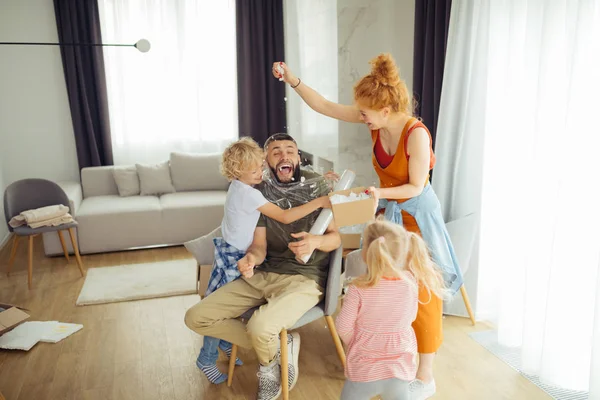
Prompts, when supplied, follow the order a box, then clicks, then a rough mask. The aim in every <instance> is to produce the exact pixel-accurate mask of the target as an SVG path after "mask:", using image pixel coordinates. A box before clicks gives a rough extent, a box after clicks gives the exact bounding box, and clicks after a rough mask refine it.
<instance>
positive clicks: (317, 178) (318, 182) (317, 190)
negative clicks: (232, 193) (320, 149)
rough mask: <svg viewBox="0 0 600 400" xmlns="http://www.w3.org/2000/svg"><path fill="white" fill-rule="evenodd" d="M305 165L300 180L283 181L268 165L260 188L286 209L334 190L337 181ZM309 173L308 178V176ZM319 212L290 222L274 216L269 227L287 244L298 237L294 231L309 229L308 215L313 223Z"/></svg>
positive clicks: (267, 196)
mask: <svg viewBox="0 0 600 400" xmlns="http://www.w3.org/2000/svg"><path fill="white" fill-rule="evenodd" d="M301 168H302V169H301V173H300V174H297V176H298V180H297V181H293V182H290V183H280V182H279V181H277V180H276V179H275V177H273V172H272V171H271V169H269V168H266V169H265V170H264V172H263V182H262V183H261V184H260V185H259V186H258V189H259V190H260V191H261V193H262V194H263V195H264V196H265V198H266V199H267V200H269V201H270V202H271V203H274V204H276V205H277V206H279V207H280V208H282V209H284V210H287V209H289V208H292V207H297V206H300V205H302V204H306V203H308V202H309V201H311V200H314V199H316V198H318V197H321V196H326V195H327V194H328V193H329V192H330V191H331V189H332V187H333V185H334V184H335V181H333V180H331V179H327V178H325V177H323V176H321V175H319V174H317V173H316V172H314V171H312V169H310V168H305V167H301ZM303 176H304V177H303ZM306 176H308V178H305V177H306ZM318 216H319V211H318V210H317V211H315V212H313V213H311V214H309V215H308V216H307V217H305V218H303V219H301V220H299V221H296V222H292V223H291V224H288V225H285V224H283V223H280V222H277V221H274V220H271V221H270V223H269V226H268V228H269V229H270V232H271V234H275V235H276V237H277V240H280V241H281V245H282V246H287V244H288V243H290V242H293V241H296V240H297V239H294V238H292V237H291V236H290V233H298V232H301V231H303V230H307V229H306V219H308V226H313V224H314V223H315V221H316V220H317V217H318Z"/></svg>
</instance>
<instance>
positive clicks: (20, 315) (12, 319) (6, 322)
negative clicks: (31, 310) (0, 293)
mask: <svg viewBox="0 0 600 400" xmlns="http://www.w3.org/2000/svg"><path fill="white" fill-rule="evenodd" d="M0 307H1V308H4V309H5V310H4V311H2V312H0V335H3V334H5V333H6V332H8V331H10V330H11V329H12V328H14V327H16V326H17V325H19V324H21V323H22V322H25V321H26V320H27V319H28V318H29V314H27V313H26V312H25V311H22V310H20V309H19V308H18V307H15V306H13V305H12V304H2V303H0Z"/></svg>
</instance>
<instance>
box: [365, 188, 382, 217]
mask: <svg viewBox="0 0 600 400" xmlns="http://www.w3.org/2000/svg"><path fill="white" fill-rule="evenodd" d="M367 192H369V193H370V194H371V196H373V198H374V199H375V210H374V211H373V213H374V214H375V213H377V207H378V206H379V198H380V197H381V192H380V191H379V188H376V187H375V186H371V187H369V189H367Z"/></svg>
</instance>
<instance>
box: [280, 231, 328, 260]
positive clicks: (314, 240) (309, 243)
mask: <svg viewBox="0 0 600 400" xmlns="http://www.w3.org/2000/svg"><path fill="white" fill-rule="evenodd" d="M292 237H293V238H296V239H301V240H299V241H297V242H291V243H290V244H288V247H289V248H290V250H291V251H292V252H293V253H294V254H295V255H296V259H297V260H301V259H302V257H303V256H305V255H310V254H312V252H313V251H314V250H315V249H317V248H318V247H319V243H320V241H319V240H320V237H319V236H316V235H312V234H310V233H306V232H300V233H292Z"/></svg>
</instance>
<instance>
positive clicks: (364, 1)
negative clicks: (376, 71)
mask: <svg viewBox="0 0 600 400" xmlns="http://www.w3.org/2000/svg"><path fill="white" fill-rule="evenodd" d="M414 14H415V5H414V0H338V21H337V22H338V46H339V49H338V56H339V59H338V68H339V88H340V89H339V90H340V92H339V102H340V103H343V104H352V103H353V102H354V85H355V84H356V82H358V80H360V78H361V77H363V76H364V75H366V74H368V73H369V71H370V65H369V61H370V60H371V59H372V58H374V57H376V56H377V55H379V54H380V53H390V54H392V56H393V57H394V58H395V60H396V63H397V64H398V67H399V68H400V75H401V77H402V78H403V79H404V80H405V81H406V84H407V86H408V89H409V91H411V92H412V71H413V40H414ZM345 168H351V169H353V170H354V171H356V173H357V181H356V183H357V184H358V185H366V186H369V185H373V184H374V185H375V186H379V179H378V178H377V175H376V174H375V171H374V169H373V166H372V163H371V136H370V135H369V130H368V129H367V127H366V126H364V125H362V124H350V123H346V122H340V123H339V165H338V167H337V168H336V169H337V170H340V171H341V170H343V169H345Z"/></svg>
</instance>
